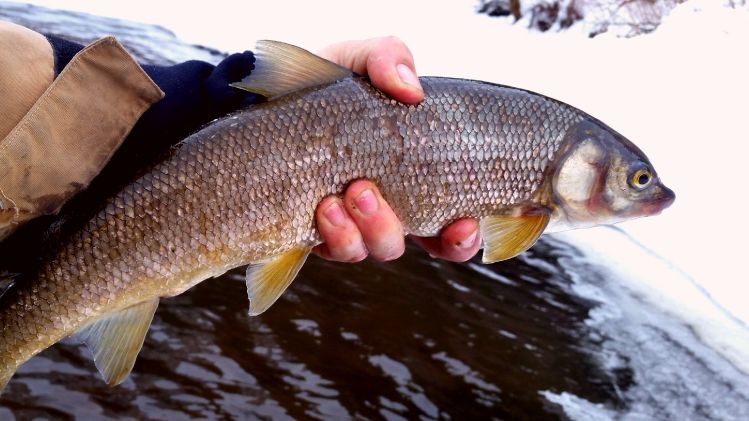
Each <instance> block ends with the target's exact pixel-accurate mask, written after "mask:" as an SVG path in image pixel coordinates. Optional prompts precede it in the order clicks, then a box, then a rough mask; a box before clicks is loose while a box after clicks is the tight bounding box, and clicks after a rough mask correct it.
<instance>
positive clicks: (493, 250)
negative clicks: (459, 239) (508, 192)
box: [481, 212, 549, 263]
mask: <svg viewBox="0 0 749 421" xmlns="http://www.w3.org/2000/svg"><path fill="white" fill-rule="evenodd" d="M548 223H549V214H548V212H546V213H539V214H534V215H522V216H509V215H503V216H487V217H485V218H483V219H482V220H481V237H482V238H483V239H484V256H483V258H482V261H483V262H484V263H494V262H499V261H500V260H507V259H511V258H513V257H515V256H517V255H518V254H520V253H522V252H524V251H526V250H528V249H529V248H531V246H532V245H533V244H534V243H535V242H536V240H538V237H540V236H541V233H543V231H544V229H545V228H546V225H547V224H548Z"/></svg>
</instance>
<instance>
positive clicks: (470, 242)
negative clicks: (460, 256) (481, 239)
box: [458, 231, 479, 249]
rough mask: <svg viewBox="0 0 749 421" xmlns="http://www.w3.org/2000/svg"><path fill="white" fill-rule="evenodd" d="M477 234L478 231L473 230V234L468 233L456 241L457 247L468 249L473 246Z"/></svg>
mask: <svg viewBox="0 0 749 421" xmlns="http://www.w3.org/2000/svg"><path fill="white" fill-rule="evenodd" d="M478 235H479V232H478V231H474V232H473V234H471V235H469V236H468V237H467V238H466V239H465V240H463V241H461V242H460V243H458V248H461V249H469V248H471V247H473V243H475V242H476V237H477V236H478Z"/></svg>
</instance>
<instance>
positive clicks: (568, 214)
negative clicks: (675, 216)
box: [0, 44, 673, 384]
mask: <svg viewBox="0 0 749 421" xmlns="http://www.w3.org/2000/svg"><path fill="white" fill-rule="evenodd" d="M279 45H280V47H279ZM279 45H276V44H273V45H272V46H274V47H278V48H287V47H285V46H284V45H283V44H279ZM289 48H291V47H289ZM291 51H292V52H293V51H296V50H294V49H293V48H292V49H291ZM269 54H270V53H269ZM299 54H301V56H300V58H298V59H299V60H300V62H302V63H303V64H304V66H305V68H309V67H310V66H311V65H310V62H309V61H305V60H314V59H319V58H313V57H314V56H313V57H308V56H305V55H304V53H299ZM271 56H272V54H270V56H269V57H268V60H270V59H271V58H272V57H271ZM262 58H263V57H262V56H260V57H259V58H258V59H259V60H261V59H262ZM319 60H321V59H319ZM287 65H288V63H287ZM318 65H319V66H320V68H321V70H319V71H318V74H319V75H322V76H320V77H321V78H322V79H321V80H314V81H313V82H314V83H313V82H306V83H304V84H302V85H301V86H300V85H299V82H293V83H291V85H290V86H289V87H288V92H287V91H273V89H272V88H269V89H266V91H265V92H263V90H262V89H257V88H258V87H260V88H262V86H259V85H261V84H262V83H263V81H264V80H265V79H262V80H261V81H260V82H258V83H256V84H253V83H254V82H253V81H250V82H248V86H246V87H247V88H250V89H252V88H256V89H255V90H256V91H258V92H263V93H264V94H266V95H268V96H270V97H273V96H274V95H275V96H276V97H275V98H273V99H272V100H270V101H268V102H265V103H262V104H259V105H257V106H253V107H251V108H249V109H246V110H243V111H240V112H237V113H235V114H233V115H230V116H227V117H225V118H222V119H220V120H217V121H215V122H213V123H211V124H210V125H208V126H207V127H205V128H204V129H202V130H201V131H199V132H197V133H195V134H193V135H192V136H190V137H188V138H187V139H186V140H184V141H183V142H181V143H180V144H179V145H177V146H176V147H174V148H173V150H172V151H171V152H170V154H169V155H168V157H166V158H165V159H164V160H163V161H162V162H160V163H159V164H157V165H156V166H154V167H153V168H152V169H151V170H150V171H148V172H147V173H146V174H144V175H143V176H142V177H141V178H139V179H137V180H135V181H134V182H133V183H131V184H130V185H128V186H127V187H125V188H124V189H123V190H122V191H121V192H120V193H119V194H117V195H116V196H114V197H112V198H110V199H109V200H108V201H107V203H106V206H105V207H104V208H103V210H102V211H101V212H100V213H98V214H97V215H96V216H95V217H94V218H93V219H92V220H91V221H89V222H88V223H87V224H86V225H85V227H83V229H81V230H80V231H78V232H77V233H75V234H74V235H73V236H71V238H69V239H68V241H67V242H66V243H64V244H62V245H61V246H60V248H59V250H57V252H56V253H54V254H53V255H52V257H51V258H50V259H49V260H47V261H46V262H45V263H44V264H43V265H42V266H41V267H40V268H39V270H38V272H37V273H35V274H32V275H31V276H29V277H28V279H27V280H24V281H22V282H17V283H16V285H14V286H13V287H12V288H10V289H9V290H8V291H7V292H6V293H5V295H4V296H3V297H2V299H1V300H0V329H1V330H2V334H1V335H2V336H1V338H0V384H5V383H7V381H8V380H9V379H10V377H11V376H12V375H13V373H14V372H15V370H16V369H17V367H18V366H19V365H20V364H22V363H23V362H25V361H26V360H28V359H29V358H31V357H32V356H33V355H35V354H36V353H38V352H40V351H41V350H43V349H45V348H46V347H48V346H51V345H52V344H54V343H56V342H57V341H59V340H60V339H61V338H63V337H66V336H69V335H71V334H74V333H75V334H76V335H77V336H78V338H79V339H81V340H82V341H83V342H85V343H86V344H87V345H88V346H89V348H91V350H92V352H93V354H94V359H95V362H96V365H97V367H98V368H99V370H100V371H101V372H102V374H103V375H104V376H105V379H106V380H107V381H108V382H109V383H110V384H116V383H119V382H120V381H122V380H123V379H124V378H125V377H126V376H127V374H128V373H129V372H130V370H131V368H132V364H133V363H134V361H135V357H136V356H137V353H138V351H139V349H140V347H141V345H142V342H143V338H144V336H145V334H146V331H147V329H148V326H149V324H150V321H151V318H152V316H153V313H154V311H155V310H156V306H157V304H158V300H159V299H160V298H162V297H169V296H174V295H178V294H180V293H182V292H184V291H185V290H187V289H189V288H190V287H192V286H193V285H195V284H197V283H198V282H201V281H203V280H205V279H207V278H210V277H214V276H217V275H220V274H222V273H224V272H225V271H227V270H229V269H231V268H234V267H237V266H241V265H246V264H252V266H250V268H249V269H248V272H247V281H248V294H249V297H250V306H251V307H250V313H251V314H259V313H260V312H262V311H264V310H265V309H267V308H268V306H270V305H271V304H272V303H273V302H274V301H275V299H277V298H278V296H279V295H280V294H281V293H282V292H283V290H284V289H285V288H286V286H288V284H289V283H290V282H291V280H293V278H294V276H295V275H296V273H297V271H298V270H299V268H300V267H301V266H302V264H303V263H304V260H305V258H306V256H307V255H308V253H309V250H310V249H311V248H312V247H313V246H315V245H317V244H319V243H320V241H321V240H320V236H319V234H318V232H317V230H316V228H315V222H314V215H315V208H316V206H317V204H318V203H319V202H320V201H321V200H322V199H323V198H324V197H326V196H328V195H331V194H340V193H342V192H343V191H344V189H345V187H346V185H347V184H348V183H349V182H351V181H353V180H356V179H360V178H366V179H369V180H372V181H374V182H375V183H376V184H377V186H378V188H379V189H380V190H381V192H382V195H383V197H384V198H385V199H386V200H387V202H388V203H389V204H390V205H391V206H392V208H393V210H394V211H395V213H396V214H397V215H398V217H399V218H400V220H401V221H402V223H403V226H404V229H405V231H406V233H410V234H416V235H420V236H432V235H437V234H438V233H439V232H440V230H441V229H442V227H444V226H445V225H447V224H449V223H450V222H452V221H454V220H456V219H459V218H463V217H474V218H477V219H480V220H481V230H482V236H483V238H484V241H485V251H484V257H485V261H496V260H503V259H506V258H509V257H512V256H514V255H516V254H518V253H520V252H522V251H523V250H525V249H527V248H528V247H530V246H531V245H532V244H533V242H535V240H536V239H537V238H538V236H539V235H540V234H541V232H543V230H544V229H545V228H547V226H548V225H549V223H551V224H552V225H556V226H557V227H574V226H578V225H589V224H593V223H600V222H609V221H613V220H615V219H617V218H618V217H619V216H622V215H624V216H626V217H633V216H642V215H646V214H651V213H655V212H657V211H660V210H661V209H662V208H664V207H666V206H668V205H669V204H670V203H671V201H673V193H672V192H670V190H668V189H667V188H665V187H664V186H662V185H661V184H660V182H659V180H658V179H657V176H656V175H655V172H654V170H652V166H651V165H650V164H649V162H648V161H647V158H645V156H644V155H643V154H642V152H640V151H639V150H638V149H637V148H636V147H634V145H632V144H631V143H630V142H629V141H627V140H626V139H624V138H623V137H622V136H621V135H619V134H618V133H616V132H614V131H613V130H611V129H609V128H608V127H606V126H605V125H603V124H602V123H600V122H599V121H597V120H595V119H593V118H592V117H590V116H588V115H587V114H585V113H583V112H581V111H579V110H577V109H575V108H574V107H571V106H568V105H566V104H564V103H561V102H558V101H555V100H553V99H550V98H547V97H544V96H541V95H538V94H534V93H531V92H528V91H524V90H520V89H515V88H510V87H505V86H499V85H493V84H489V83H485V82H477V81H469V80H461V79H449V78H422V79H421V83H422V86H423V87H424V91H425V99H424V101H423V102H421V103H420V104H418V105H405V104H401V103H398V102H396V101H394V100H392V99H390V98H388V97H387V96H385V95H384V94H382V93H381V92H379V91H378V90H376V89H374V88H373V87H372V86H371V85H370V83H369V82H368V81H367V80H366V79H365V78H362V77H357V76H354V75H350V74H346V73H345V72H344V73H339V74H336V75H335V76H334V77H330V76H328V77H329V80H326V79H325V77H324V75H330V74H331V72H332V73H335V72H334V71H335V69H334V68H333V67H331V66H335V65H332V64H330V65H328V64H326V63H321V64H320V63H318ZM291 67H293V66H291ZM312 67H314V66H312ZM256 70H257V72H258V73H260V74H261V75H262V69H260V70H258V69H256ZM338 71H339V72H340V69H338ZM253 73H255V72H253ZM313 79H314V78H313ZM276 82H277V81H276ZM275 85H282V84H281V83H273V84H271V85H269V86H275ZM633 166H634V167H633ZM635 167H636V168H635ZM614 170H616V171H614ZM638 171H639V172H638ZM635 173H636V174H635ZM635 175H636V176H637V177H641V178H638V179H637V180H636V181H637V182H640V181H642V182H643V183H642V184H643V186H644V187H643V188H642V189H639V188H634V187H632V186H631V183H632V178H633V177H634V176H635ZM622 177H623V178H622ZM646 178H647V180H646ZM622 180H623V181H622ZM622 183H624V184H623V185H624V186H629V187H626V188H627V189H629V190H632V192H630V193H631V194H629V195H623V194H622V192H621V190H622ZM645 190H648V193H647V197H645V193H643V192H645ZM638 194H639V195H642V196H643V197H638V196H637V195H638ZM623 196H626V197H623Z"/></svg>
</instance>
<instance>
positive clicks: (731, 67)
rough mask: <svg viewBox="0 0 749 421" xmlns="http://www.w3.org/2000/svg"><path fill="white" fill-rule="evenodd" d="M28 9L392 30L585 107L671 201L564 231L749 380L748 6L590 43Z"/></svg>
mask: <svg viewBox="0 0 749 421" xmlns="http://www.w3.org/2000/svg"><path fill="white" fill-rule="evenodd" d="M34 3H40V4H43V5H46V6H50V7H63V8H69V9H74V10H82V11H87V12H90V13H96V14H101V15H107V16H115V17H119V18H125V19H131V20H138V21H145V22H152V23H158V24H160V25H163V26H165V27H167V28H170V29H172V30H174V31H175V33H176V34H177V36H178V37H180V38H183V39H185V40H187V41H190V42H194V43H200V44H205V45H208V46H213V47H217V48H220V49H223V50H226V51H241V50H244V49H248V48H251V47H252V45H253V40H256V39H279V40H284V41H287V42H291V43H294V44H297V45H300V46H303V47H305V48H307V49H310V50H313V51H314V50H317V49H319V48H321V47H322V46H324V45H327V44H329V43H332V42H335V41H338V40H343V39H356V38H366V37H372V36H378V35H387V34H395V35H398V36H400V37H401V38H402V39H404V40H405V41H406V42H407V44H408V45H409V46H410V48H411V50H412V51H413V52H414V55H415V57H416V64H417V69H418V70H419V73H420V74H422V75H441V76H458V77H465V78H473V79H483V80H488V81H492V82H497V83H502V84H507V85H512V86H518V87H523V88H526V89H531V90H534V91H537V92H541V93H544V94H546V95H549V96H551V97H555V98H558V99H561V100H563V101H565V102H567V103H570V104H572V105H575V106H577V107H579V108H581V109H583V110H585V111H587V112H589V113H591V114H592V115H594V116H596V117H598V118H600V119H601V120H603V121H605V122H606V123H607V124H608V125H610V126H611V127H613V128H614V129H616V130H618V131H619V132H621V133H622V134H624V135H625V136H627V137H628V138H630V139H631V140H633V141H634V142H635V143H636V144H637V145H638V146H640V147H641V149H643V150H644V151H645V152H646V154H648V156H649V157H650V158H651V161H652V162H653V163H654V165H655V167H656V169H657V171H658V172H659V174H660V175H661V176H662V178H663V180H664V182H665V183H666V184H667V185H668V186H669V187H671V188H672V189H673V190H674V191H675V192H676V194H677V199H676V202H675V204H674V205H673V206H672V208H670V209H668V210H666V211H665V212H664V213H663V214H662V215H660V216H657V217H652V218H647V219H642V220H637V221H632V222H627V223H624V224H621V225H620V227H621V228H622V229H624V230H625V232H626V233H628V235H631V236H632V237H633V238H634V239H635V240H636V241H635V242H632V241H630V240H627V239H626V238H625V237H623V236H622V235H621V234H618V233H615V232H613V231H611V230H609V229H606V228H596V229H591V230H586V231H579V232H570V233H565V234H563V236H564V237H563V238H564V239H565V240H567V241H571V242H573V243H575V244H578V245H580V246H581V247H583V248H584V249H586V250H587V251H588V253H589V254H591V255H593V256H598V257H600V260H601V261H602V262H603V261H605V262H607V264H609V265H610V267H612V268H619V269H618V273H619V274H620V275H621V276H620V277H619V278H620V279H621V282H623V283H624V284H626V286H627V287H628V288H630V289H631V290H632V291H634V292H635V293H636V294H637V295H638V296H640V297H642V299H643V300H644V302H647V303H649V304H650V305H652V306H653V307H654V308H657V309H659V310H662V311H664V312H666V313H668V314H671V315H674V316H677V317H679V318H680V319H681V320H683V321H684V323H686V324H687V326H689V327H690V328H691V329H692V330H693V331H694V332H696V333H697V334H698V335H699V336H700V337H701V338H702V339H703V340H704V341H706V342H707V343H709V344H710V345H711V346H712V347H713V348H714V349H715V350H716V351H717V352H719V353H720V354H721V355H723V356H724V358H726V359H727V360H728V361H731V363H732V364H733V365H735V366H736V367H739V368H740V369H742V370H744V371H745V372H747V373H749V328H747V326H748V325H749V305H747V298H749V294H748V293H749V276H747V274H746V269H745V268H746V266H745V264H744V263H745V262H744V261H743V259H744V258H745V254H746V250H748V249H749V247H748V246H747V244H746V241H747V237H748V234H749V229H748V228H747V222H746V216H745V214H746V213H747V205H749V200H748V199H747V190H748V189H747V187H746V185H745V183H744V180H745V179H746V178H747V171H749V165H747V159H748V158H749V146H747V143H749V139H748V137H749V135H748V134H747V124H749V104H748V102H749V81H748V79H747V75H749V60H747V59H746V46H747V45H749V44H748V43H747V41H749V6H747V5H746V2H744V3H745V4H743V5H741V6H738V7H736V8H729V7H727V6H726V5H725V4H724V3H725V2H723V1H715V0H689V1H687V2H686V3H684V4H681V5H679V6H678V7H677V8H676V9H675V10H674V11H672V13H671V14H670V15H669V16H667V17H666V18H665V19H664V21H663V24H662V26H661V27H660V28H659V29H657V30H656V31H655V32H653V33H651V34H647V35H642V36H639V37H635V38H631V39H622V38H617V37H615V36H613V35H611V34H603V35H600V36H598V37H595V38H592V39H591V38H588V37H587V33H586V31H585V30H584V28H583V25H574V26H573V27H572V28H570V29H569V30H566V31H563V32H558V33H548V32H547V33H538V32H533V31H528V30H527V29H526V28H525V22H522V21H521V22H519V23H518V24H515V25H512V24H511V21H510V20H509V19H496V18H489V17H487V16H484V15H478V14H476V13H474V12H473V7H474V6H475V4H474V2H472V1H470V0H464V1H453V2H444V3H440V2H434V1H428V2H427V1H409V2H400V1H397V0H382V1H378V2H367V3H366V6H364V3H360V2H350V1H344V0H336V1H327V2H304V1H298V2H295V1H283V2H273V1H265V2H251V3H250V2H247V3H240V2H230V1H226V0H214V1H212V2H211V5H210V7H206V5H205V4H204V3H201V2H197V3H189V2H183V3H181V4H180V6H179V8H175V7H174V5H172V4H171V3H164V4H162V3H159V2H148V3H145V2H135V1H133V2H104V1H100V2H87V1H52V0H46V1H35V2H34ZM734 3H737V4H738V3H741V1H736V0H734ZM636 243H640V244H642V245H645V246H646V247H647V249H649V250H650V251H652V253H650V252H647V251H643V249H642V248H640V247H639V246H638V245H637V244H636ZM655 256H657V257H655ZM550 396H551V395H550ZM555 399H559V400H565V401H570V399H571V398H570V397H569V396H564V395H558V396H557V398H555ZM594 415H595V413H594Z"/></svg>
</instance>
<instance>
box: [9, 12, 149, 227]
mask: <svg viewBox="0 0 749 421" xmlns="http://www.w3.org/2000/svg"><path fill="white" fill-rule="evenodd" d="M10 25H12V24H10ZM40 37H41V38H40ZM6 45H8V46H9V45H14V46H15V48H11V49H10V50H7V49H3V50H0V51H2V53H1V54H3V55H5V57H1V58H0V64H2V68H3V70H4V71H3V74H2V75H0V90H2V92H3V103H4V104H3V105H0V113H2V115H3V116H6V115H8V116H15V117H14V118H17V119H18V120H17V121H13V120H12V119H10V120H5V121H4V122H3V123H4V124H5V126H8V125H9V124H10V123H14V125H13V126H12V127H4V126H3V125H0V136H2V135H4V137H3V138H2V139H1V140H0V240H2V239H3V238H5V237H7V236H8V235H9V234H10V233H12V232H13V231H14V230H15V229H16V228H17V227H18V226H19V225H20V224H22V223H24V222H26V221H28V220H30V219H32V218H34V217H36V216H39V215H45V214H54V213H56V212H57V211H59V210H60V208H61V207H62V205H63V204H64V203H65V202H66V201H67V200H68V199H70V198H71V197H72V196H73V195H75V194H76V193H78V192H79V191H81V190H83V189H85V188H86V187H87V186H88V184H89V183H90V182H91V180H92V179H93V178H94V177H95V176H96V175H97V174H98V173H99V172H100V171H101V169H102V168H103V167H104V165H105V164H106V163H107V162H108V161H109V159H110V158H111V156H112V154H113V153H114V152H115V151H116V150H117V148H118V147H119V146H120V144H121V143H122V141H123V140H124V139H125V137H126V136H127V134H128V133H129V132H130V130H131V129H132V127H133V125H134V124H135V123H136V121H137V120H138V118H140V116H141V115H142V114H143V112H145V110H147V109H148V107H150V105H151V104H153V103H154V102H156V101H158V100H159V99H161V98H162V97H163V95H164V94H163V92H162V91H161V90H160V89H159V87H158V86H156V84H155V83H154V82H153V81H152V80H151V79H150V78H149V77H148V75H146V73H145V72H144V71H143V69H141V67H140V66H139V65H138V64H137V62H136V61H135V60H134V59H133V58H132V57H131V56H130V55H129V54H128V53H127V51H125V49H124V48H123V47H122V45H120V43H118V42H117V41H116V40H115V39H114V38H113V37H107V38H102V39H100V40H99V41H96V42H94V43H93V44H91V45H89V46H88V47H86V48H84V49H83V50H81V51H80V52H79V53H78V54H77V55H76V56H74V57H73V59H72V60H71V61H70V62H69V63H68V65H67V66H66V67H65V69H64V70H63V71H62V72H61V73H60V75H59V76H58V77H57V78H56V79H55V80H54V81H53V80H52V77H53V76H52V72H53V63H52V60H53V58H52V50H51V47H50V46H49V43H48V42H47V41H46V39H45V38H44V37H43V36H41V35H39V34H36V33H34V32H33V31H29V30H28V29H25V28H23V27H20V26H17V25H12V27H9V24H6V23H3V22H0V48H2V47H3V46H6ZM16 53H18V54H16ZM37 67H40V68H44V69H46V70H42V69H37ZM6 68H7V69H9V71H5V69H6ZM23 73H29V74H28V75H27V76H23V75H22V74H23ZM6 91H7V92H8V95H7V96H6V94H5V92H6ZM3 130H6V131H7V133H6V132H5V131H3Z"/></svg>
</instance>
